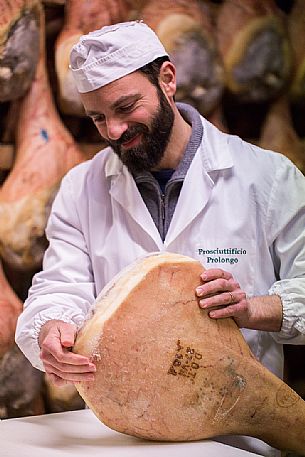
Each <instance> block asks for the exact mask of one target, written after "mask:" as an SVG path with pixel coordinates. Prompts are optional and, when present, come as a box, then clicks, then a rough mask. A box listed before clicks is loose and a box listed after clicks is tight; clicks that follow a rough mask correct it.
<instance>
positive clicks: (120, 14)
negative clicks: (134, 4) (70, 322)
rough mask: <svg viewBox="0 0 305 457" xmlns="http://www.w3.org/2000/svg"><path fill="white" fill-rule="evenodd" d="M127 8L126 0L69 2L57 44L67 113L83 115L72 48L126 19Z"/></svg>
mask: <svg viewBox="0 0 305 457" xmlns="http://www.w3.org/2000/svg"><path fill="white" fill-rule="evenodd" d="M126 17H127V8H126V6H125V3H124V1H123V0H67V2H66V8H65V25H64V28H63V30H62V32H61V33H60V35H59V37H58V39H57V41H56V50H55V66H56V73H57V78H58V86H59V104H60V108H61V111H62V112H63V113H66V114H73V115H78V116H82V115H84V109H83V105H82V103H81V100H80V97H79V95H78V92H77V89H76V86H75V83H74V80H73V76H72V73H71V71H70V69H69V59H70V52H71V48H72V46H73V45H74V44H75V43H76V42H77V41H78V39H79V38H80V36H81V35H83V34H86V33H89V32H91V31H93V30H97V29H100V28H101V27H103V26H104V25H110V24H114V23H116V22H122V21H124V20H126Z"/></svg>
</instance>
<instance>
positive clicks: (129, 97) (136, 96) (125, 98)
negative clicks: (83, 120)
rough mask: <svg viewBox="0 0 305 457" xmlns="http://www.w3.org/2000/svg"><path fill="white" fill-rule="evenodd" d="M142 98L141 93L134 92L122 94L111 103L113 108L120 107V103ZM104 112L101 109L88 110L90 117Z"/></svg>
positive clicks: (87, 113)
mask: <svg viewBox="0 0 305 457" xmlns="http://www.w3.org/2000/svg"><path fill="white" fill-rule="evenodd" d="M140 98H141V95H140V94H132V95H122V97H120V98H119V99H118V100H116V101H115V102H114V103H113V105H111V108H112V109H116V108H118V107H119V106H120V105H122V104H123V103H126V102H132V101H137V100H139V99H140ZM101 114H102V113H101V112H100V111H91V110H88V111H87V110H86V115H87V116H89V117H93V116H100V115H101Z"/></svg>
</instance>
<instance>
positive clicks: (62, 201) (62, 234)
mask: <svg viewBox="0 0 305 457" xmlns="http://www.w3.org/2000/svg"><path fill="white" fill-rule="evenodd" d="M46 235H47V238H48V241H49V247H48V249H47V250H46V252H45V256H44V260H43V270H42V271H41V272H39V273H37V274H36V275H35V276H34V278H33V284H32V287H31V288H30V290H29V295H28V298H27V300H26V301H25V303H24V310H23V312H22V314H21V315H20V316H19V319H18V322H17V329H16V343H17V344H18V346H19V347H20V349H21V350H22V352H23V353H24V354H25V356H26V357H27V358H28V359H29V360H30V362H31V363H32V365H33V366H34V367H36V368H38V369H40V370H43V365H42V363H41V360H40V357H39V353H40V348H39V346H38V336H39V332H40V329H41V327H42V325H43V324H45V323H46V322H47V321H49V320H51V319H59V320H62V321H64V322H68V323H72V324H75V325H76V326H77V328H80V327H81V326H82V324H83V322H84V320H85V319H86V318H87V317H89V314H90V310H91V306H92V303H93V302H94V300H95V295H96V294H95V287H94V281H93V274H92V267H91V261H90V258H89V255H88V250H87V246H86V242H85V239H84V235H83V232H82V228H81V223H80V219H79V217H78V211H77V207H76V205H75V199H74V198H73V191H72V182H71V180H70V174H68V175H66V177H65V178H64V179H63V180H62V183H61V187H60V190H59V192H58V194H57V196H56V198H55V200H54V203H53V206H52V210H51V215H50V217H49V220H48V224H47V228H46Z"/></svg>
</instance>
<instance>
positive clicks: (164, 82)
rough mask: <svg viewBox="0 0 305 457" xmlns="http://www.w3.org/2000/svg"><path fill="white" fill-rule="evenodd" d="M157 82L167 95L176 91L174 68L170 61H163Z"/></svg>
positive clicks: (170, 95)
mask: <svg viewBox="0 0 305 457" xmlns="http://www.w3.org/2000/svg"><path fill="white" fill-rule="evenodd" d="M159 84H160V87H161V89H162V90H163V91H164V92H165V94H166V95H167V96H168V97H174V95H175V93H176V68H175V66H174V65H173V64H172V63H171V62H168V61H166V62H163V64H162V66H161V68H160V74H159Z"/></svg>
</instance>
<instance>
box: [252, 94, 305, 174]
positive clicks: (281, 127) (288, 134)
mask: <svg viewBox="0 0 305 457" xmlns="http://www.w3.org/2000/svg"><path fill="white" fill-rule="evenodd" d="M259 145H260V146H261V147H262V148H265V149H271V150H272V151H277V152H281V153H282V154H284V155H285V156H287V157H288V158H289V159H290V160H291V161H292V162H293V163H294V164H295V165H296V166H297V167H298V168H299V169H300V170H301V171H302V172H303V173H305V147H304V144H303V142H302V140H301V139H300V138H299V137H298V135H297V133H296V131H295V130H294V127H293V123H292V116H291V112H290V106H289V102H288V100H287V97H285V96H282V97H281V98H279V99H278V100H276V101H275V102H274V103H273V104H272V105H271V108H270V109H269V112H268V114H267V116H266V119H265V122H264V125H263V128H262V133H261V138H260V143H259Z"/></svg>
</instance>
